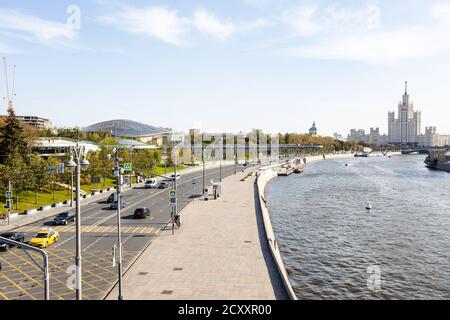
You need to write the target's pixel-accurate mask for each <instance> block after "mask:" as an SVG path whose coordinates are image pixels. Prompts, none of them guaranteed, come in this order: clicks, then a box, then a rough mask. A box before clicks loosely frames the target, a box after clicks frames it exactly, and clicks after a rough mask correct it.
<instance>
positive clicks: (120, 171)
mask: <svg viewBox="0 0 450 320" xmlns="http://www.w3.org/2000/svg"><path fill="white" fill-rule="evenodd" d="M115 164H116V166H115V168H114V175H115V176H116V177H117V249H118V252H117V253H118V262H117V275H118V282H119V295H118V297H117V299H118V300H123V295H122V287H123V286H122V274H123V271H122V228H121V222H120V209H121V208H120V206H121V199H120V194H121V192H122V179H123V178H122V177H123V172H124V169H123V168H121V167H120V158H119V157H118V155H116V158H115ZM130 183H131V180H130Z"/></svg>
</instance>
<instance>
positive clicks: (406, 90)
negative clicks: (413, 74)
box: [405, 81, 408, 94]
mask: <svg viewBox="0 0 450 320" xmlns="http://www.w3.org/2000/svg"><path fill="white" fill-rule="evenodd" d="M405 94H408V81H405Z"/></svg>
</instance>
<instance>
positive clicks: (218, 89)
mask: <svg viewBox="0 0 450 320" xmlns="http://www.w3.org/2000/svg"><path fill="white" fill-rule="evenodd" d="M449 35H450V1H444V0H436V1H435V0H396V1H388V0H385V1H381V0H374V1H356V0H355V1H351V0H345V1H336V0H335V1H325V0H309V1H307V0H305V1H290V0H278V1H276V0H228V1H192V0H173V1H162V0H160V1H149V0H147V1H143V0H135V1H124V0H122V1H115V0H112V1H106V0H91V1H88V0H83V1H76V0H70V1H65V0H40V1H29V0H2V1H1V2H0V55H1V56H4V57H6V59H7V67H8V71H9V73H8V75H9V88H10V90H11V85H12V84H11V82H12V80H11V78H12V69H13V67H12V66H13V65H14V64H15V65H17V67H16V68H17V69H16V90H15V92H16V102H15V109H16V113H17V114H21V115H25V114H26V115H38V116H42V117H46V118H49V119H50V120H51V121H52V122H53V124H54V125H55V126H57V127H71V126H79V127H84V126H88V125H90V124H93V123H96V122H100V121H106V120H111V119H131V120H135V121H140V122H143V123H146V124H150V125H155V126H162V127H170V128H173V129H177V130H187V129H189V128H199V129H202V130H206V131H214V132H236V131H241V130H242V131H246V130H251V129H252V128H258V129H263V130H265V131H267V132H272V133H275V132H307V131H308V129H309V127H310V126H311V124H312V122H313V121H316V124H317V127H318V131H319V134H322V135H332V134H333V133H334V132H338V133H341V134H343V135H344V136H346V135H347V134H348V132H349V130H350V129H351V128H357V129H359V128H362V129H365V130H366V131H368V130H369V128H370V127H379V128H380V130H381V132H382V133H386V132H387V112H388V111H397V103H398V101H399V100H400V99H401V96H402V94H403V92H404V82H405V81H408V91H409V93H410V95H411V98H412V99H413V101H414V105H415V108H416V109H419V110H421V111H422V123H423V127H424V126H436V127H437V130H438V132H440V133H441V134H448V133H450V106H449V101H450V90H449V87H450V36H449ZM1 75H2V77H1V78H0V94H1V96H6V82H5V79H4V77H3V70H2V72H1ZM5 109H6V102H5V100H2V101H1V105H0V114H4V113H5V112H6V111H5ZM422 130H424V129H422Z"/></svg>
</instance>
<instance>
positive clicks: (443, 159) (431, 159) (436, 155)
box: [424, 150, 450, 172]
mask: <svg viewBox="0 0 450 320" xmlns="http://www.w3.org/2000/svg"><path fill="white" fill-rule="evenodd" d="M424 163H425V166H426V167H427V168H429V169H433V170H441V171H447V172H450V154H449V153H448V152H447V151H442V150H436V151H429V152H428V156H427V157H426V158H425V161H424Z"/></svg>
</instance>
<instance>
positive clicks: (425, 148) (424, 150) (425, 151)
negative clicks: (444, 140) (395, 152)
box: [400, 146, 450, 154]
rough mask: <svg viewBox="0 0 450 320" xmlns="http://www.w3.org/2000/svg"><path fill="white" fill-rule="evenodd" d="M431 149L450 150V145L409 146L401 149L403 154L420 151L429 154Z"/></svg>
mask: <svg viewBox="0 0 450 320" xmlns="http://www.w3.org/2000/svg"><path fill="white" fill-rule="evenodd" d="M430 150H446V151H450V147H449V146H447V147H409V148H402V149H400V151H401V153H402V154H411V153H415V152H418V153H419V154H428V151H430Z"/></svg>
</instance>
